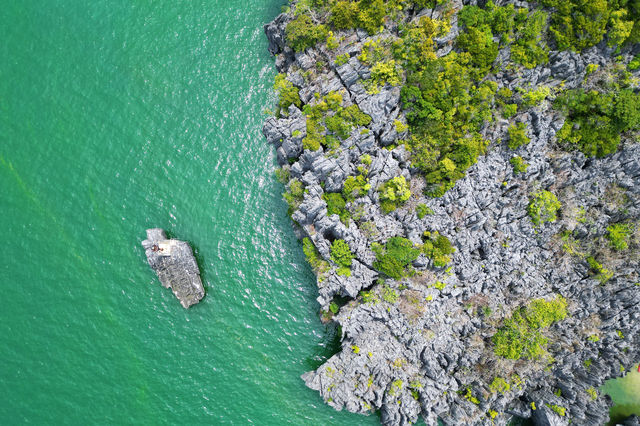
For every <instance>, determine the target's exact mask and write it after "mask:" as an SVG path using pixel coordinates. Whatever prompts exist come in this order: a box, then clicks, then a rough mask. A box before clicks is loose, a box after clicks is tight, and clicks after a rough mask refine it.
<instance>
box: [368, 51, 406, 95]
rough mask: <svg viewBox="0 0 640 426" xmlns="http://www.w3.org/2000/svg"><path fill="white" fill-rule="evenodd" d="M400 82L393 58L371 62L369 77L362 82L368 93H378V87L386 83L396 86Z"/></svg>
mask: <svg viewBox="0 0 640 426" xmlns="http://www.w3.org/2000/svg"><path fill="white" fill-rule="evenodd" d="M400 83H401V80H400V73H399V71H398V67H397V66H396V61H394V60H393V59H390V60H388V61H380V62H376V63H375V64H373V66H372V67H371V77H370V78H369V79H367V80H364V81H363V82H362V84H363V85H364V87H365V89H367V93H369V94H376V93H379V92H380V88H382V87H384V86H385V85H386V84H389V85H391V86H398V85H400Z"/></svg>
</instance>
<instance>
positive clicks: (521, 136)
mask: <svg viewBox="0 0 640 426" xmlns="http://www.w3.org/2000/svg"><path fill="white" fill-rule="evenodd" d="M507 133H509V148H511V149H517V148H519V147H521V146H522V145H526V144H528V143H529V141H530V139H529V137H528V136H527V127H526V125H525V124H524V123H517V124H513V125H511V126H509V128H508V129H507Z"/></svg>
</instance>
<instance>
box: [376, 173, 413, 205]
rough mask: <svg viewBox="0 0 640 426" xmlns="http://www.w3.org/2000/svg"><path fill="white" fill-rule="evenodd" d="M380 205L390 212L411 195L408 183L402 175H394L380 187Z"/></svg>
mask: <svg viewBox="0 0 640 426" xmlns="http://www.w3.org/2000/svg"><path fill="white" fill-rule="evenodd" d="M378 191H379V192H380V207H381V208H382V211H383V212H385V213H390V212H392V211H393V210H395V209H396V208H398V207H399V206H400V205H402V204H404V203H405V201H407V200H408V199H409V197H411V191H410V190H409V183H408V182H407V180H406V179H405V178H404V176H396V177H394V178H391V179H389V180H388V181H386V182H385V183H383V184H382V185H381V186H380V188H378Z"/></svg>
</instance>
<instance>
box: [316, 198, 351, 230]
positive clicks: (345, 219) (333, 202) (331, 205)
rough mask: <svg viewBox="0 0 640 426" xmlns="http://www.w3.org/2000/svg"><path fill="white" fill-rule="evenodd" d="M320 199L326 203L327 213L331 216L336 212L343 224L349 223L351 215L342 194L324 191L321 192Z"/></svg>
mask: <svg viewBox="0 0 640 426" xmlns="http://www.w3.org/2000/svg"><path fill="white" fill-rule="evenodd" d="M322 199H323V200H324V201H325V202H326V203H327V215H329V216H331V215H333V214H337V215H338V216H340V221H341V222H342V223H344V224H345V225H349V219H351V215H350V213H349V211H348V210H347V208H346V204H347V202H346V201H345V199H344V198H342V195H341V194H340V193H338V192H325V193H324V194H322Z"/></svg>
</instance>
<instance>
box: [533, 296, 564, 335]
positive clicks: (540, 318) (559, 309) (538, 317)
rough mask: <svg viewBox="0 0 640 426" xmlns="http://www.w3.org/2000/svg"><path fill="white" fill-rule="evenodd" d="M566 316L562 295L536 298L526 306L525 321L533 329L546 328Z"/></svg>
mask: <svg viewBox="0 0 640 426" xmlns="http://www.w3.org/2000/svg"><path fill="white" fill-rule="evenodd" d="M566 316H567V301H566V300H565V299H564V298H563V297H556V298H555V299H553V300H549V301H546V300H544V299H536V300H534V301H532V302H531V303H529V305H528V306H527V307H526V317H527V322H528V323H529V326H530V327H533V328H535V329H540V328H547V327H549V326H550V325H551V324H553V323H554V322H558V321H561V320H563V319H564V318H565V317H566Z"/></svg>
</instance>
